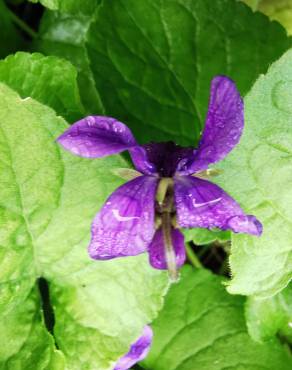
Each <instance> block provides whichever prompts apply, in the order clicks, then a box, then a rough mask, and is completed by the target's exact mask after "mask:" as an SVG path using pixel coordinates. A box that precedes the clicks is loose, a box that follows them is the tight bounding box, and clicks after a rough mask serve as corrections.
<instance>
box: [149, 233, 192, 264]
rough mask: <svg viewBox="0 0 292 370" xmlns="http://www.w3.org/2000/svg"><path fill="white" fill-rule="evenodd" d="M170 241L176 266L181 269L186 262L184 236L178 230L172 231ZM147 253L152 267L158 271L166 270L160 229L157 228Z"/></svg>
mask: <svg viewBox="0 0 292 370" xmlns="http://www.w3.org/2000/svg"><path fill="white" fill-rule="evenodd" d="M171 239H172V245H173V249H174V253H175V257H176V266H177V267H181V266H182V265H183V264H184V262H185V260H186V252H185V246H184V236H183V234H182V233H181V232H180V231H179V230H178V229H172V230H171ZM148 252H149V262H150V264H151V266H152V267H154V268H156V269H159V270H167V262H166V258H165V247H164V240H163V233H162V230H161V228H159V229H158V230H157V231H156V233H155V235H154V238H153V240H152V242H151V244H150V245H149V249H148Z"/></svg>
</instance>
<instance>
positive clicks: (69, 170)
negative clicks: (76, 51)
mask: <svg viewBox="0 0 292 370" xmlns="http://www.w3.org/2000/svg"><path fill="white" fill-rule="evenodd" d="M0 124H1V126H0V127H1V130H0V146H1V150H0V153H1V160H0V211H1V212H0V225H1V233H0V238H1V240H0V246H1V247H0V260H1V270H0V283H1V301H0V309H1V330H0V343H1V349H0V368H2V369H5V370H6V369H9V370H10V369H11V370H12V369H13V370H14V369H25V368H31V364H33V366H34V369H35V370H40V369H48V370H51V369H54V370H55V369H63V368H64V361H63V360H64V359H65V363H66V366H67V368H68V369H70V370H74V369H78V370H79V369H81V368H82V369H88V370H91V369H92V370H96V369H98V370H110V369H112V367H113V365H114V363H115V361H116V360H117V358H118V357H120V356H121V355H122V354H123V353H125V352H127V350H128V348H129V346H130V343H132V342H133V341H134V339H135V338H137V337H138V336H139V334H140V333H141V330H142V328H143V326H144V325H145V324H146V323H148V322H151V321H152V319H153V318H154V317H155V316H156V314H157V311H158V309H159V308H160V307H161V305H162V296H163V294H164V292H165V289H166V286H167V282H166V280H167V277H166V275H165V274H163V273H160V272H159V271H157V270H154V269H152V268H151V267H150V266H149V264H148V261H147V259H148V258H147V256H138V257H133V258H132V257H129V258H127V259H118V260H113V261H106V262H105V261H100V262H97V261H92V260H90V258H89V257H88V254H87V250H86V249H87V248H86V247H87V244H88V242H89V238H90V224H91V221H92V218H93V216H94V214H95V213H96V212H97V211H98V209H99V208H100V206H101V205H102V203H103V202H104V200H105V199H106V197H107V196H108V195H109V194H110V193H111V192H112V191H113V190H114V189H115V188H116V187H117V186H118V185H119V184H121V181H120V179H119V178H117V177H114V176H113V175H112V173H111V171H109V169H113V168H116V167H127V163H126V161H125V160H123V159H122V157H120V156H112V157H109V158H106V159H100V160H89V159H84V158H80V157H76V156H73V155H71V154H70V153H67V152H65V151H64V150H62V149H61V148H60V147H59V146H58V145H57V144H56V143H55V139H56V137H58V136H59V135H60V134H61V133H62V132H63V131H64V130H65V129H66V128H67V124H66V123H65V121H64V120H63V119H62V118H58V117H57V116H56V114H55V112H54V111H53V110H52V109H50V108H48V107H46V106H44V105H42V104H40V103H38V102H37V101H35V100H33V99H31V98H30V99H21V98H20V97H19V96H18V95H17V94H16V93H15V92H13V91H12V90H11V89H9V88H8V87H6V86H5V85H3V84H1V85H0ZM39 277H43V278H45V279H46V280H47V282H48V285H49V292H50V296H51V301H52V303H53V308H54V312H55V327H54V336H55V340H56V343H57V345H58V348H59V351H61V353H60V352H58V351H56V348H55V346H54V342H53V339H52V337H51V335H50V334H49V333H48V332H47V331H46V329H45V326H44V324H43V319H42V317H41V316H42V315H41V314H40V297H39V294H38V292H37V291H36V281H37V279H38V278H39ZM27 364H30V367H29V366H28V365H27ZM52 364H53V365H52ZM54 366H55V367H54Z"/></svg>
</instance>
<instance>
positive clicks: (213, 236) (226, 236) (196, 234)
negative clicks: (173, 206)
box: [182, 228, 231, 245]
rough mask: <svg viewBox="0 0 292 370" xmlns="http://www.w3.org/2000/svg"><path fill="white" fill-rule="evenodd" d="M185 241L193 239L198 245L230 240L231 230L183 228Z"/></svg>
mask: <svg viewBox="0 0 292 370" xmlns="http://www.w3.org/2000/svg"><path fill="white" fill-rule="evenodd" d="M182 231H183V234H184V236H185V241H187V242H188V241H193V242H194V243H195V244H197V245H205V244H210V243H213V242H215V241H219V242H223V243H224V242H226V241H228V240H230V237H231V235H230V231H221V230H218V231H217V230H216V231H215V230H208V229H201V228H195V229H183V230H182Z"/></svg>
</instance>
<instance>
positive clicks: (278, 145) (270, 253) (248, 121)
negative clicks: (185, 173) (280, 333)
mask: <svg viewBox="0 0 292 370" xmlns="http://www.w3.org/2000/svg"><path fill="white" fill-rule="evenodd" d="M291 58H292V51H291V50H290V51H289V52H287V53H286V54H285V55H284V56H283V57H282V58H281V59H280V60H279V61H277V62H276V63H275V64H273V65H272V66H271V67H270V69H269V71H268V73H267V74H266V76H261V77H260V78H259V79H258V80H257V82H256V83H255V85H254V87H253V88H252V90H251V92H250V93H249V94H248V95H247V97H246V99H245V129H244V133H243V136H242V138H241V141H240V144H239V145H238V146H237V147H236V148H235V150H233V152H232V153H231V154H229V155H228V156H227V158H226V159H225V160H224V161H223V162H221V164H219V165H218V166H217V167H218V168H221V169H223V171H224V172H223V174H221V175H219V176H218V177H216V180H214V181H216V182H217V183H218V184H220V185H221V186H222V187H224V189H225V190H226V191H228V192H229V194H231V195H232V196H234V198H235V199H236V200H237V201H238V202H239V203H240V204H241V205H242V206H243V207H244V209H245V211H246V212H247V213H249V214H254V215H255V216H257V217H258V219H259V220H260V221H261V222H262V223H263V226H264V232H263V235H262V236H261V237H260V238H257V237H253V236H248V235H244V234H241V235H233V236H232V248H231V257H230V266H231V271H232V275H233V279H232V281H231V284H230V285H229V288H228V290H229V292H230V293H236V294H244V295H253V294H256V295H260V296H262V297H268V296H271V295H273V294H276V293H277V292H279V291H280V290H281V289H283V288H284V287H285V286H286V285H287V284H288V282H289V280H290V279H291V275H292V222H291V220H292V187H291V183H292V161H291V158H292V145H291V143H292V104H291V101H292V73H291V71H292V62H291Z"/></svg>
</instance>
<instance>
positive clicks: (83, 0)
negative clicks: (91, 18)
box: [29, 0, 100, 15]
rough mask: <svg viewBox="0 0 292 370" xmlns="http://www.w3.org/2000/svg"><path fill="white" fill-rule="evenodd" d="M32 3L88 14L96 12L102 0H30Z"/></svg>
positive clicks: (53, 8)
mask: <svg viewBox="0 0 292 370" xmlns="http://www.w3.org/2000/svg"><path fill="white" fill-rule="evenodd" d="M29 1H30V2H32V3H41V4H42V5H43V6H45V7H47V8H49V9H51V10H59V11H61V12H64V13H69V14H87V15H91V14H92V12H94V10H95V7H96V4H97V3H98V2H99V1H100V0H29Z"/></svg>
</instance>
